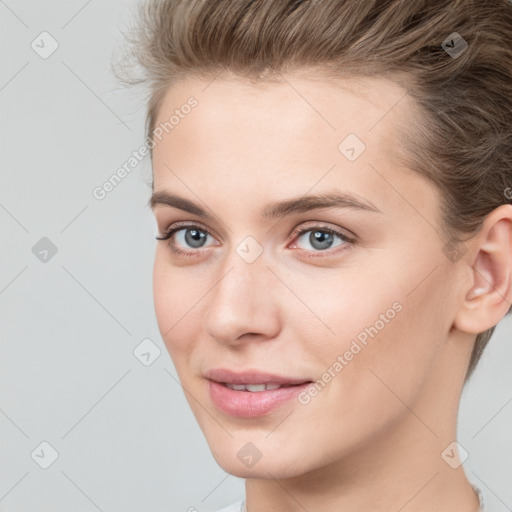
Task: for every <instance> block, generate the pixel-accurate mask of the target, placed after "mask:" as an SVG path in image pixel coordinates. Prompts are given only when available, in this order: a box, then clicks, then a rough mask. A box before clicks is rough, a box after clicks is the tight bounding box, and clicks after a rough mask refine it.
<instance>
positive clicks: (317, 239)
mask: <svg viewBox="0 0 512 512" xmlns="http://www.w3.org/2000/svg"><path fill="white" fill-rule="evenodd" d="M307 233H309V236H308V237H307V238H306V240H307V242H308V243H309V244H311V246H312V247H313V249H317V250H319V251H322V252H323V251H325V250H326V249H331V248H332V247H338V246H340V245H344V244H346V242H350V239H349V238H348V237H346V236H345V235H343V233H340V232H339V231H336V230H334V229H327V228H321V227H319V226H317V227H314V228H309V229H301V230H300V231H299V232H298V233H297V235H298V237H299V239H300V238H303V237H304V235H306V234H307ZM336 238H338V239H339V240H341V242H340V243H338V244H337V245H333V243H334V240H335V239H336ZM307 250H309V249H307ZM314 252H317V251H314Z"/></svg>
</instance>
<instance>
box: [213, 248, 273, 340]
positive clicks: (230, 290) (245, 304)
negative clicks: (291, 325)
mask: <svg viewBox="0 0 512 512" xmlns="http://www.w3.org/2000/svg"><path fill="white" fill-rule="evenodd" d="M278 286H279V281H278V279H277V278H276V277H275V275H274V274H273V273H272V272H271V271H270V269H269V268H268V267H267V263H266V261H265V259H264V257H263V255H261V256H260V257H259V258H258V259H257V260H256V261H253V262H252V263H247V262H246V261H244V259H243V258H242V257H240V256H239V255H238V254H237V253H236V251H234V250H233V253H232V254H231V255H230V257H229V258H227V260H226V262H225V265H223V266H222V270H221V271H220V272H219V277H218V278H217V279H216V284H214V286H213V288H212V289H211V291H210V293H209V294H208V295H207V297H208V302H207V305H206V315H205V320H204V327H205V330H206V332H207V333H208V334H209V335H210V336H211V337H212V338H214V339H216V340H217V341H218V342H219V343H224V344H237V343H240V341H241V339H242V338H243V339H255V338H260V339H268V338H274V337H275V336H276V335H277V333H278V332H279V328H280V307H279V304H278V303H277V300H276V297H277V296H278V295H277V294H278V293H279V289H278ZM281 291H282V290H281ZM275 292H277V294H276V293H275Z"/></svg>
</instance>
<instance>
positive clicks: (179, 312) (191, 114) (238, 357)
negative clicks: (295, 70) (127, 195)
mask: <svg viewBox="0 0 512 512" xmlns="http://www.w3.org/2000/svg"><path fill="white" fill-rule="evenodd" d="M287 80H288V82H289V83H288V82H286V81H282V82H265V83H256V84H253V83H250V82H246V81H243V80H241V79H234V78H229V79H228V78H227V77H226V78H217V79H216V80H214V81H213V82H212V83H210V85H208V84H207V82H202V81H199V80H197V79H188V80H186V81H182V82H180V83H178V84H176V85H174V86H173V87H172V88H171V89H170V90H169V91H168V93H167V95H166V97H165V101H164V102H163V104H162V107H161V109H160V112H159V116H158V119H157V122H156V126H158V125H160V124H161V123H165V122H166V121H168V120H169V118H170V116H171V115H173V113H175V110H176V109H181V108H182V106H183V105H184V104H186V103H187V99H188V98H189V97H191V96H193V97H195V98H196V100H197V105H196V106H195V107H194V108H192V109H189V108H187V109H182V110H181V111H182V112H185V111H186V112H188V113H187V114H186V115H185V114H183V115H181V116H179V122H178V123H176V124H174V126H173V128H172V130H168V133H167V134H166V133H164V134H163V136H162V137H161V141H158V140H157V141H156V142H157V144H156V146H155V147H154V151H153V172H154V192H155V193H158V194H159V196H158V199H156V201H155V204H154V207H153V211H154V214H155V217H156V222H157V225H158V232H159V234H160V235H163V234H164V233H166V232H169V230H170V229H176V231H175V232H174V234H172V236H171V237H170V239H168V240H165V241H164V240H162V241H158V242H157V248H156V256H155V263H154V282H153V286H154V302H155V309H156V316H157V320H158V325H159V329H160V332H161V334H162V338H163V340H164V342H165V344H166V347H167V349H168V351H169V354H170V356H171V358H172V360H173V363H174V365H175V368H176V371H177V373H178V376H179V378H180V380H181V383H182V386H183V388H184V390H185V392H186V397H187V399H188V401H189V403H190V407H191V408H192V411H193V413H194V415H195V417H196V419H197V421H198V423H199V425H200V427H201V429H202V431H203V432H204V434H205V436H206V439H207V442H208V444H209V446H210V448H211V450H212V453H213V455H214V457H215V458H216V460H217V462H218V463H219V464H220V465H221V466H222V467H223V468H224V469H225V470H226V471H228V472H230V473H232V474H235V475H237V476H240V477H244V478H247V477H257V476H262V477H267V476H268V474H269V473H270V474H272V475H273V476H274V477H280V478H285V477H293V476H296V475H299V474H304V473H307V472H310V471H314V470H315V469H319V468H321V467H324V466H327V465H329V464H332V463H335V462H336V461H339V460H342V459H343V458H344V457H348V456H350V455H351V454H354V453H355V452H356V451H357V450H360V449H361V447H365V446H366V447H371V445H372V443H373V442H375V440H376V439H378V438H379V436H380V435H381V434H383V433H385V432H390V431H392V430H393V429H395V430H396V429H399V428H400V425H401V424H403V422H405V419H406V417H407V414H408V410H407V408H406V407H404V405H403V404H404V403H407V404H409V406H410V407H411V408H412V407H414V406H415V404H418V403H420V402H421V403H423V402H425V403H426V402H428V400H426V398H425V397H426V394H428V393H429V392H430V390H431V389H432V385H431V383H432V380H433V378H434V377H436V376H435V375H434V372H435V370H434V368H436V364H435V363H436V361H437V360H439V358H441V357H443V352H444V350H445V340H446V338H447V336H448V333H449V331H450V328H451V325H452V320H453V316H454V314H455V312H454V306H453V303H454V302H455V301H454V298H455V296H454V293H455V292H454V291H453V290H454V289H455V288H456V286H455V283H454V279H455V278H454V277H453V275H454V274H453V273H452V272H450V268H451V267H450V264H449V261H448V259H447V258H446V257H445V256H444V253H443V251H442V246H443V242H442V240H441V239H440V237H439V236H438V233H437V232H436V229H438V225H439V218H440V217H439V193H438V192H437V190H436V189H435V188H434V187H433V186H432V185H430V183H429V182H427V181H426V180H425V179H424V178H423V177H421V176H419V175H418V174H415V173H413V172H412V171H411V170H409V169H406V168H404V167H402V166H400V165H399V163H398V162H397V160H396V159H395V158H394V154H393V152H396V151H397V150H398V149H399V148H400V139H399V137H398V130H397V126H398V123H399V122H401V121H403V120H405V121H407V119H412V120H413V119H414V116H413V114H412V110H411V105H410V104H409V103H408V101H409V98H404V99H403V100H402V101H400V102H399V103H398V101H399V100H400V98H402V97H403V96H404V90H403V89H401V88H400V87H399V86H398V85H396V84H393V83H391V82H387V81H384V80H377V79H372V80H367V81H361V80H359V81H357V82H355V81H354V82H349V81H345V82H340V86H337V85H335V84H333V83H327V82H321V81H313V80H311V79H309V78H307V77H306V76H300V75H298V74H296V75H293V76H292V75H288V76H287ZM341 84H343V87H342V86H341ZM207 85H208V86H207ZM292 85H293V87H292ZM206 86H207V87H206ZM205 87H206V88H205ZM393 105H395V106H394V107H393ZM349 134H352V135H350V136H349ZM347 136H349V138H348V139H347ZM363 144H364V146H363ZM351 148H352V149H351ZM165 194H168V195H170V194H172V195H174V196H179V197H180V198H183V199H184V200H186V201H187V202H189V203H193V205H195V206H196V207H197V208H196V209H195V210H194V211H187V210H191V209H190V208H187V207H186V206H185V203H183V202H181V204H177V203H176V202H175V201H171V200H170V199H169V198H166V196H165ZM335 194H338V195H340V196H343V199H344V201H341V202H339V203H338V204H334V205H331V206H329V207H325V206H324V207H318V204H317V203H315V201H314V200H313V199H311V200H310V201H306V198H307V197H309V196H322V197H323V198H324V199H325V198H326V197H327V196H331V195H332V196H333V197H334V195H335ZM155 198H156V196H155ZM296 200H298V201H299V202H298V203H297V202H296V203H295V206H296V208H292V207H289V208H287V209H286V208H285V209H280V210H279V209H276V208H273V209H271V207H270V205H272V207H275V206H276V205H279V204H281V203H289V204H288V206H290V205H291V204H293V202H294V201H296ZM171 204H173V205H172V206H171ZM297 205H298V206H299V207H298V206H297ZM315 205H316V207H314V206H315ZM180 206H181V208H180ZM313 207H314V208H313ZM200 210H203V213H206V215H203V213H201V211H200ZM272 211H273V213H274V215H271V214H270V213H271V212H272ZM264 213H266V215H264ZM276 214H278V215H277V216H276ZM434 228H435V229H434ZM178 251H181V252H178ZM212 369H227V370H231V371H232V372H234V373H235V374H236V375H239V374H240V373H241V372H245V371H248V372H249V371H251V372H256V373H259V372H260V373H263V372H267V373H271V374H275V375H278V376H280V377H286V378H289V379H295V380H296V381H298V382H309V384H307V383H306V384H303V385H301V386H295V387H293V388H290V387H288V388H287V389H281V390H277V391H247V390H242V391H233V390H228V389H227V388H226V387H225V386H223V385H222V384H212V383H211V381H210V380H209V379H208V378H207V377H206V376H207V375H208V372H209V371H211V370H212ZM437 377H438V376H437ZM217 380H220V381H222V380H223V379H222V378H220V377H218V378H217ZM224 381H225V380H224ZM268 381H272V379H270V378H269V379H268ZM253 389H254V388H253ZM212 392H213V396H214V397H217V398H215V399H213V398H212V395H211V393H212ZM258 393H261V395H258ZM397 396H398V397H400V399H401V400H397V398H396V397H397ZM276 397H278V398H276ZM422 401H423V402H422ZM269 404H270V405H269ZM248 443H252V444H248ZM244 455H249V456H253V461H252V462H251V459H249V458H247V457H246V458H244ZM258 458H259V460H257V461H256V462H255V463H254V460H256V459H258Z"/></svg>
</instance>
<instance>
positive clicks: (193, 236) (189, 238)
mask: <svg viewBox="0 0 512 512" xmlns="http://www.w3.org/2000/svg"><path fill="white" fill-rule="evenodd" d="M185 233H186V234H185V241H186V242H187V244H189V245H190V246H191V247H195V248H197V247H201V246H202V245H203V243H204V241H205V239H206V233H204V232H202V231H199V230H198V229H190V228H189V229H186V230H185ZM197 242H199V245H195V244H196V243H197Z"/></svg>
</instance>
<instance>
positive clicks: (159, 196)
mask: <svg viewBox="0 0 512 512" xmlns="http://www.w3.org/2000/svg"><path fill="white" fill-rule="evenodd" d="M157 205H163V206H172V207H174V208H178V209H180V210H183V211H186V212H188V213H192V214H194V215H197V216H199V217H203V218H205V219H209V220H214V215H212V214H210V213H208V212H207V211H206V210H205V209H203V208H202V207H200V206H199V205H197V204H195V203H193V202H192V201H190V200H188V199H185V198H184V197H180V196H177V195H175V194H171V193H169V192H166V191H163V190H162V191H157V192H154V193H153V194H152V196H151V197H150V199H149V201H148V206H150V208H151V209H152V210H153V209H154V208H155V207H156V206H157ZM324 208H352V209H357V210H365V211H371V212H378V213H382V211H381V210H379V208H377V207H376V206H375V205H374V204H373V203H371V202H370V201H368V200H367V199H365V198H363V197H360V196H356V195H353V194H349V193H347V192H329V193H323V194H313V195H307V196H301V197H296V198H292V199H287V200H285V201H275V202H271V203H268V204H267V205H265V207H264V208H263V210H262V211H261V216H262V217H263V218H264V219H273V218H276V217H282V216H286V215H291V214H294V213H304V212H308V211H310V210H317V209H324Z"/></svg>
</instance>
